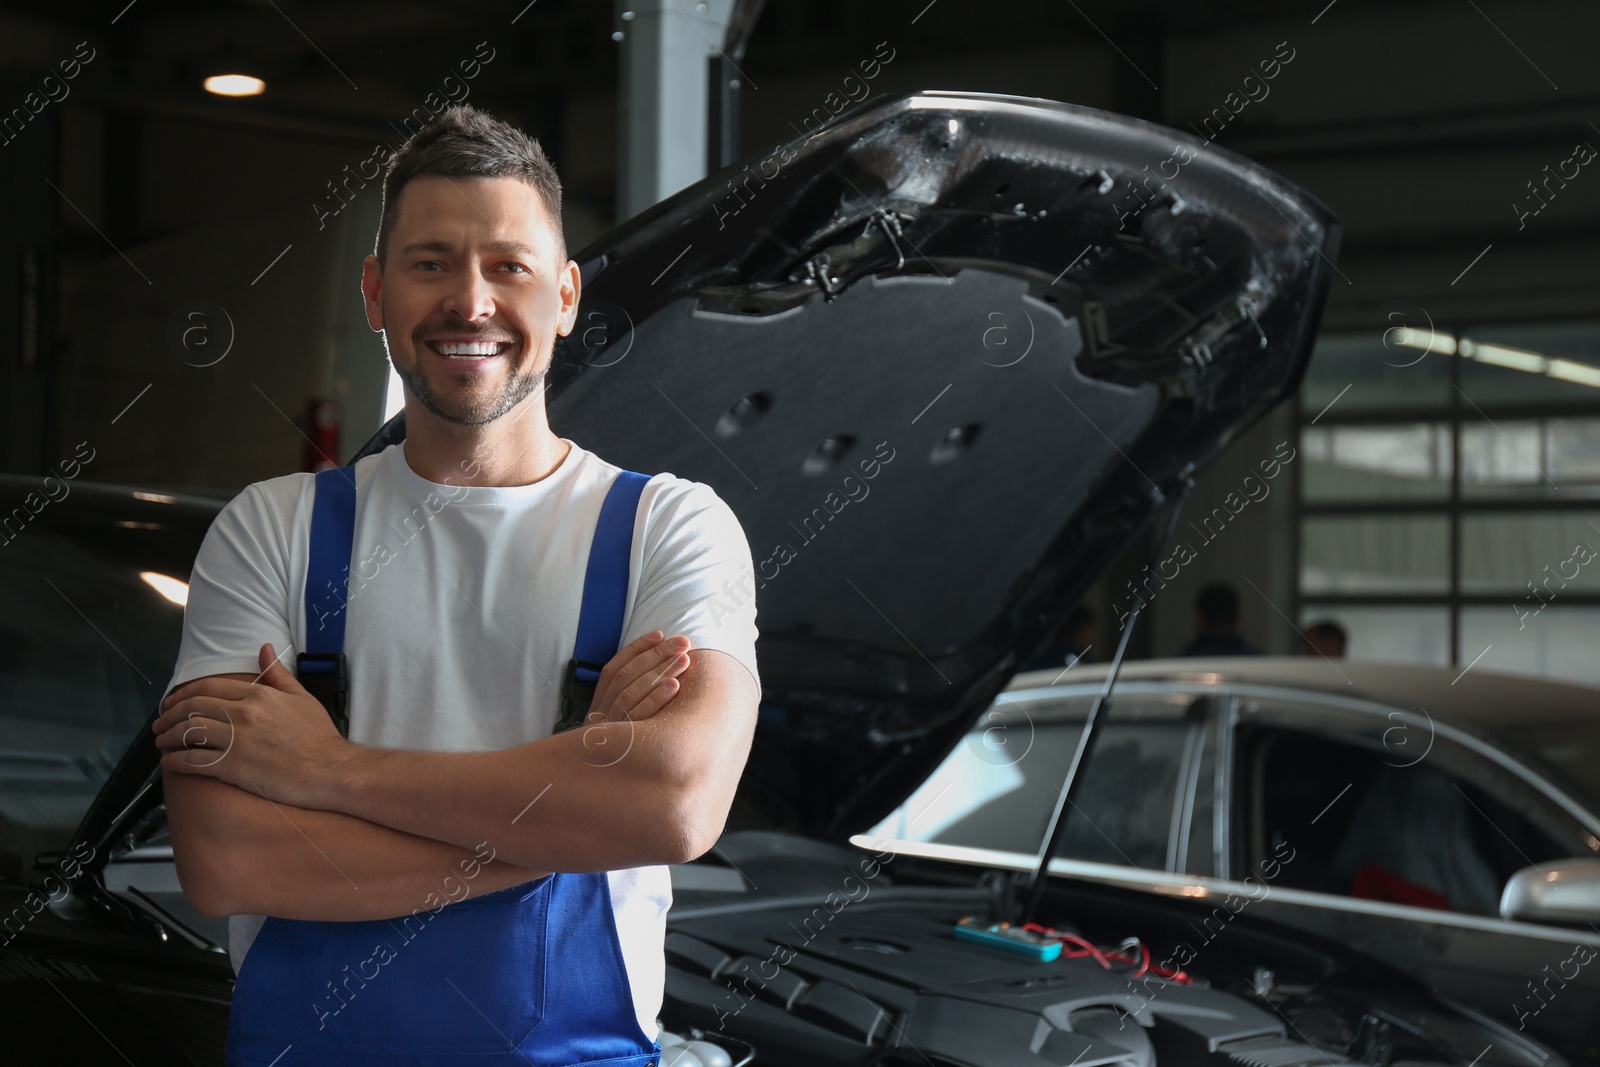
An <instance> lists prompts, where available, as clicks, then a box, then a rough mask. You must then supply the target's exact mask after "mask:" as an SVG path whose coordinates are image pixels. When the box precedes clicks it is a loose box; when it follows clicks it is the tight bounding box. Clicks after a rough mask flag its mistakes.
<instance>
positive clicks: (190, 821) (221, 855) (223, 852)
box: [164, 774, 251, 918]
mask: <svg viewBox="0 0 1600 1067" xmlns="http://www.w3.org/2000/svg"><path fill="white" fill-rule="evenodd" d="M164 777H165V782H166V787H165V788H166V798H167V823H168V826H169V828H170V829H171V831H172V863H173V867H174V868H175V869H176V872H177V875H178V885H179V886H180V887H181V888H182V889H183V895H184V896H185V897H187V898H188V900H189V903H190V905H192V906H193V907H194V909H195V910H196V911H198V912H199V913H200V914H201V915H205V916H209V917H212V918H218V917H221V916H225V915H240V914H245V913H248V912H250V911H251V909H250V908H249V907H247V906H245V905H244V903H243V902H242V901H241V900H240V890H241V886H244V885H248V884H249V882H250V879H248V878H245V877H241V875H242V871H241V865H242V864H243V861H244V857H242V856H239V855H236V854H234V850H233V849H232V848H231V847H230V846H231V844H232V843H233V842H236V841H237V840H238V838H239V835H238V834H237V833H219V832H216V830H217V824H219V823H220V824H221V825H224V826H229V825H232V823H231V822H230V820H231V819H233V818H235V817H236V815H237V810H238V804H237V803H236V798H235V797H234V796H232V795H230V794H231V793H233V792H236V791H235V790H234V789H233V787H232V786H229V785H225V784H223V783H221V782H215V781H213V780H211V779H200V778H189V779H186V780H178V781H174V779H175V778H181V776H178V775H173V774H167V775H165V776H164Z"/></svg>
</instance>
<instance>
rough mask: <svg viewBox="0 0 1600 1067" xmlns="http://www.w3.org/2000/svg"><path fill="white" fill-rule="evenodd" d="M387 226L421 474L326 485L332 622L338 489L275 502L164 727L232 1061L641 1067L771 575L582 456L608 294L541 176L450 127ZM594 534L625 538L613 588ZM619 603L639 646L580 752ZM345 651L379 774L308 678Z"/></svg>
mask: <svg viewBox="0 0 1600 1067" xmlns="http://www.w3.org/2000/svg"><path fill="white" fill-rule="evenodd" d="M383 193H384V205H383V216H382V223H381V225H380V228H379V232H378V240H377V248H376V254H375V255H373V256H370V257H368V259H367V261H366V264H365V267H364V272H363V276H362V292H363V295H364V298H365V302H366V311H367V318H368V321H369V322H370V323H371V325H372V327H373V329H375V330H380V331H382V333H383V336H384V341H385V344H386V346H387V348H388V351H389V357H390V359H391V361H392V362H393V365H394V368H395V371H396V373H397V374H398V375H399V376H400V378H401V379H402V381H403V382H404V383H405V387H406V396H405V415H406V439H405V441H404V442H403V443H400V444H394V445H390V446H389V447H388V448H386V449H384V450H383V451H381V452H379V453H377V454H375V455H372V456H367V457H364V458H363V459H362V460H360V461H359V462H358V463H356V464H354V465H352V466H351V467H348V468H343V469H341V470H339V471H335V472H332V474H331V475H330V474H328V473H324V474H323V475H322V476H320V477H321V478H322V479H327V478H329V477H342V478H346V479H348V480H350V482H351V483H352V484H353V486H354V507H353V531H354V532H353V540H352V542H351V550H350V560H349V570H348V572H347V579H346V581H345V582H341V583H340V585H341V586H342V588H339V589H337V590H333V591H331V592H333V593H336V595H335V596H333V598H332V599H328V598H327V597H326V596H324V591H323V590H319V589H312V588H308V586H310V585H311V583H309V582H308V581H307V577H306V576H307V572H308V567H309V566H310V565H311V547H310V541H311V530H312V517H313V512H314V509H315V505H316V502H317V494H318V492H319V488H318V486H319V482H318V478H317V477H314V476H312V475H310V474H291V475H286V476H284V477H280V478H274V479H270V480H268V481H265V482H259V483H256V484H254V485H251V486H249V487H248V488H246V489H245V491H244V492H242V493H240V494H239V496H238V497H236V498H235V499H234V500H233V501H232V502H231V503H229V505H228V506H227V507H226V508H225V509H224V510H223V511H222V513H221V514H220V515H219V516H218V518H217V520H216V522H215V523H214V525H213V526H212V528H211V530H210V531H209V533H208V534H207V536H206V539H205V542H204V545H203V546H202V548H201V550H200V553H199V556H198V558H197V559H196V561H195V566H194V572H193V581H192V583H191V587H190V593H189V602H188V607H187V609H186V613H185V618H184V631H183V641H182V647H181V649H180V652H179V658H178V663H177V665H176V668H175V670H174V673H173V676H172V681H171V685H170V686H169V693H168V696H167V698H166V700H165V701H164V704H163V708H164V710H163V712H162V713H161V715H160V716H159V717H158V718H157V720H156V721H155V723H154V724H153V727H152V728H153V730H154V731H155V733H156V736H157V744H158V745H159V746H160V748H161V749H162V750H163V751H164V755H163V757H162V768H163V772H164V773H163V780H164V783H165V789H166V798H167V808H168V817H169V821H170V825H171V829H172V839H173V853H174V858H175V861H176V865H177V869H178V875H179V878H180V881H181V883H182V885H183V888H184V891H185V893H186V894H187V895H188V896H189V898H190V900H191V901H192V902H193V903H194V904H195V906H196V907H197V908H199V910H201V911H202V912H203V913H206V914H209V915H227V916H230V919H229V935H230V936H229V941H230V944H229V952H230V956H231V958H232V960H233V964H234V967H235V969H236V970H237V972H238V979H237V982H236V985H235V991H234V1000H233V1008H232V1013H231V1015H230V1020H229V1033H228V1060H229V1063H230V1064H237V1065H252V1067H254V1065H260V1067H266V1065H268V1064H277V1065H278V1067H291V1065H293V1064H312V1063H314V1064H343V1063H357V1062H359V1063H375V1062H382V1063H384V1064H397V1063H405V1064H426V1065H443V1064H457V1063H472V1064H478V1065H490V1064H499V1063H506V1064H510V1063H513V1062H517V1063H527V1062H533V1063H539V1064H588V1063H595V1064H598V1063H605V1064H607V1065H608V1067H609V1065H615V1067H636V1065H637V1067H643V1065H644V1064H648V1063H652V1062H654V1061H655V1059H656V1058H657V1055H658V1053H659V1048H658V1046H657V1043H656V1037H657V1036H658V1033H657V1024H656V1013H657V1012H658V1011H659V1009H660V1005H661V998H662V985H663V980H664V959H663V954H662V939H663V935H664V924H665V913H666V909H667V906H668V905H669V903H670V902H671V884H670V881H669V879H668V876H667V869H666V866H665V865H666V864H670V863H676V862H681V861H685V860H688V859H690V858H692V857H695V856H697V855H700V854H701V853H703V852H705V851H706V850H707V849H708V848H710V846H711V845H712V844H713V843H714V842H715V840H716V838H717V837H718V836H719V834H720V833H721V830H722V826H723V824H724V821H725V820H726V817H727V813H728V809H729V806H730V804H731V803H732V798H733V793H734V789H735V786H736V785H737V783H738V779H739V775H740V772H741V770H742V769H743V766H744V762H745V759H746V756H747V755H748V752H749V746H750V741H751V736H752V734H753V731H754V726H755V714H756V705H757V702H758V699H759V696H760V685H759V679H758V675H757V672H756V661H755V638H756V628H755V606H754V603H753V602H746V603H743V604H742V605H741V607H740V609H739V611H738V612H737V614H736V615H734V616H733V617H729V615H728V614H727V613H726V610H723V611H720V612H718V613H717V614H716V615H715V616H713V614H712V612H711V607H712V605H714V604H716V603H719V602H718V601H717V599H716V598H717V596H718V595H719V593H720V591H721V590H722V589H723V588H724V587H725V585H726V584H727V583H729V582H733V583H734V584H738V583H739V582H741V581H748V576H749V574H750V572H751V560H750V551H749V546H748V544H747V542H746V540H745V536H744V533H743V531H742V529H741V528H740V526H739V523H738V520H737V519H736V518H735V517H734V515H733V513H732V511H731V509H729V508H728V506H727V505H726V504H725V503H724V502H723V501H722V500H721V499H720V498H719V497H718V496H717V495H716V493H715V492H714V491H713V490H712V489H711V488H710V487H709V486H707V485H705V484H702V483H699V482H692V481H688V480H685V479H682V478H678V477H675V476H673V475H671V474H656V475H654V476H653V477H650V478H649V479H648V480H647V481H646V480H645V479H644V478H643V477H642V476H632V477H630V476H628V475H627V474H626V472H622V471H620V470H619V468H617V467H616V466H615V465H613V464H610V463H607V462H606V461H605V460H604V459H602V458H600V457H599V456H597V455H595V454H594V453H592V452H589V451H588V450H586V449H584V448H583V447H582V446H581V445H579V444H577V443H576V442H573V441H570V440H568V439H566V438H563V437H559V436H557V435H556V434H555V433H554V432H553V431H552V430H551V429H550V426H549V424H548V422H547V419H546V411H545V403H544V389H543V386H544V381H545V375H546V373H547V371H548V370H549V367H550V361H551V358H552V353H553V348H554V343H555V338H556V336H557V335H558V334H559V335H566V334H568V333H569V332H570V331H571V330H572V328H573V324H574V322H575V321H576V316H577V310H578V300H579V271H578V267H577V265H576V264H575V263H574V262H572V261H571V260H569V259H568V258H567V253H566V248H565V243H564V241H563V239H562V236H561V224H560V218H561V215H560V183H559V181H558V180H557V177H556V174H555V171H554V169H553V168H552V167H551V166H550V164H549V162H548V160H547V159H546V158H545V156H544V154H543V152H542V150H541V149H540V148H539V146H538V144H537V143H536V142H535V141H533V140H532V139H530V138H528V137H527V136H525V135H524V134H522V133H521V132H519V131H517V130H516V129H514V128H512V127H510V126H508V125H506V124H504V123H501V122H499V121H497V120H495V119H492V118H490V117H489V116H487V115H485V114H483V113H481V112H478V111H476V110H473V109H471V108H453V109H451V110H449V111H447V112H446V113H444V114H443V115H442V116H441V117H440V118H439V120H438V121H437V122H436V123H435V124H434V125H433V126H431V127H429V128H427V129H425V130H423V131H421V132H419V133H418V134H417V135H416V136H415V137H413V138H412V139H411V140H410V141H408V142H407V143H406V144H405V145H404V146H403V147H402V148H401V149H400V150H399V151H398V152H397V153H396V154H395V156H394V158H393V159H392V160H391V161H390V164H389V169H388V172H387V174H386V177H385V181H384V190H383ZM613 414H614V417H615V418H616V419H619V420H627V419H642V418H648V417H650V415H649V414H647V413H644V412H630V411H627V410H617V411H616V412H614V413H613ZM323 484H327V483H326V482H324V483H323ZM625 484H627V485H632V486H634V490H633V491H634V492H636V493H637V494H638V495H637V502H636V503H634V502H633V501H632V500H630V499H629V498H627V497H626V495H625V494H624V495H623V496H621V497H620V499H621V500H622V501H623V505H624V506H623V507H616V508H613V507H608V508H607V512H608V513H610V514H611V519H610V520H607V521H609V522H610V523H611V525H609V526H607V525H605V523H604V522H603V521H602V508H603V506H605V505H607V503H608V500H609V501H610V503H611V505H613V506H615V505H616V504H617V501H618V499H619V497H618V495H617V494H616V493H615V490H616V489H617V488H618V487H621V486H623V485H625ZM641 485H642V488H640V486H641ZM330 499H331V496H330ZM617 514H620V515H621V518H620V519H618V518H616V516H617ZM597 527H598V528H599V529H602V530H606V529H609V530H620V531H621V534H620V536H619V537H617V538H613V539H611V540H612V541H614V542H615V545H616V546H617V555H616V559H617V561H618V563H617V568H616V574H614V575H611V577H612V578H615V579H618V582H613V583H612V585H611V586H606V584H605V581H604V579H605V578H606V574H605V573H604V567H602V566H600V564H597V563H596V561H597V560H601V559H602V547H603V545H604V544H605V543H608V542H607V541H606V539H605V538H603V537H602V536H601V534H599V533H597ZM591 549H593V554H591ZM624 571H625V578H626V581H625V593H624V592H623V590H622V587H621V585H620V584H619V582H620V579H621V578H622V576H623V572H624ZM597 573H599V574H600V578H599V579H597V578H596V577H595V576H596V574H597ZM593 586H600V587H604V588H612V590H613V592H614V593H615V595H616V598H617V604H618V606H619V608H620V613H621V618H620V635H616V634H614V635H613V636H612V639H611V640H610V641H608V642H607V652H608V653H610V652H611V650H612V649H615V652H614V654H612V655H611V657H610V659H609V660H607V661H606V662H605V669H604V670H603V671H601V672H600V675H599V680H598V682H597V684H596V686H595V689H594V695H593V702H592V703H591V704H589V705H588V716H587V720H586V722H585V723H583V724H581V725H580V726H579V728H576V729H570V730H558V729H557V726H558V718H559V712H560V706H561V696H562V690H563V684H564V682H565V681H566V679H567V671H568V668H569V667H570V666H571V665H572V662H573V660H574V658H575V654H576V648H577V644H578V642H577V636H576V635H577V630H578V625H579V619H580V614H581V615H582V616H583V618H584V620H585V622H586V623H587V621H588V619H589V606H590V604H591V596H594V597H598V594H595V593H593V592H592V588H591V587H593ZM308 602H309V603H308ZM319 604H320V605H322V606H319ZM330 616H331V617H333V618H334V619H335V620H336V621H342V623H343V625H344V630H345V637H344V646H343V649H344V653H345V655H346V657H347V661H348V664H349V676H350V681H349V693H348V714H349V737H348V740H347V739H346V738H345V737H342V736H341V735H340V732H339V731H338V729H337V728H336V727H335V725H334V722H333V720H332V719H331V718H330V716H329V714H328V711H327V710H325V709H324V707H323V705H322V704H321V703H319V701H318V699H317V698H316V697H314V696H312V695H311V694H310V693H309V692H308V691H307V690H306V688H304V687H303V686H302V685H301V684H300V682H299V681H298V680H297V678H296V676H295V674H294V673H293V672H292V671H291V670H290V669H289V668H288V667H287V666H285V663H294V662H296V660H295V656H294V654H293V653H294V652H295V651H296V650H298V651H301V652H303V651H305V650H306V649H307V647H308V643H309V642H311V641H312V640H313V639H314V638H318V635H319V634H320V631H321V629H322V627H323V626H325V625H327V624H328V622H329V617H330ZM669 634H670V635H673V636H672V637H671V638H668V636H667V635H669ZM619 646H620V647H619ZM594 662H596V663H599V662H600V660H599V659H595V660H594ZM580 710H581V709H580ZM552 872H553V873H552Z"/></svg>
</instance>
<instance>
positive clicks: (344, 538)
mask: <svg viewBox="0 0 1600 1067" xmlns="http://www.w3.org/2000/svg"><path fill="white" fill-rule="evenodd" d="M354 475H355V470H354V467H353V466H351V467H344V468H338V469H334V470H327V471H322V472H321V473H319V474H318V475H317V476H316V496H315V500H314V504H313V508H312V520H311V564H310V567H309V568H308V570H307V574H306V633H307V645H308V649H307V653H306V654H304V655H303V656H302V659H301V661H300V663H299V669H300V672H301V674H302V677H303V678H305V679H306V680H308V681H309V680H311V679H312V676H313V675H314V674H315V673H316V672H318V670H319V669H320V670H322V671H324V672H328V673H333V672H337V674H338V675H339V679H340V680H339V683H338V684H339V687H340V688H341V689H342V686H343V676H344V670H343V663H344V661H343V649H344V612H343V611H342V610H339V611H332V610H329V609H328V605H329V604H330V603H331V602H332V601H334V600H336V601H337V603H338V605H339V606H340V607H342V606H343V600H344V593H343V591H344V588H345V584H344V582H345V575H346V573H347V570H348V564H349V561H350V560H351V550H352V548H353V545H354V540H355V495H356V494H355V478H354ZM647 480H648V478H647V477H646V476H645V475H643V474H637V473H634V472H632V471H623V472H621V473H620V474H619V475H618V476H617V478H616V479H615V480H614V481H613V482H612V485H611V488H610V490H609V491H608V493H607V494H606V500H605V503H604V504H603V505H602V507H601V511H600V520H599V523H598V525H597V526H596V528H595V536H594V542H593V547H591V549H590V551H589V562H588V568H587V570H586V571H585V573H584V587H583V607H582V609H581V611H580V612H579V618H578V638H577V647H576V655H575V656H574V659H573V664H575V665H576V668H575V671H574V669H573V666H572V665H569V671H568V677H569V681H570V680H571V678H572V677H573V676H574V673H575V674H576V677H577V679H578V680H579V681H580V682H582V683H587V684H589V685H592V684H593V683H594V682H596V681H597V680H598V678H599V673H598V669H597V668H598V667H599V666H602V665H604V663H605V662H606V661H607V660H609V659H610V658H611V657H612V656H613V655H615V654H616V651H617V648H618V646H619V643H620V641H621V631H622V614H623V611H624V608H625V605H626V602H627V590H628V556H629V551H630V548H631V545H632V541H633V525H634V515H635V513H636V511H637V509H638V502H639V496H640V493H641V491H642V490H643V488H644V483H645V482H646V481H647ZM319 607H322V608H323V609H324V610H321V611H319V610H318V608H319ZM308 688H311V686H309V685H308ZM312 691H313V692H316V690H315V689H313V690H312ZM319 699H320V697H319ZM340 703H341V705H342V700H341V701H340ZM341 710H342V708H341ZM582 710H585V711H586V710H587V704H586V703H585V704H584V707H583V709H582ZM330 712H332V713H334V719H335V722H338V723H339V724H340V726H341V732H343V730H344V724H343V723H342V722H340V718H341V716H340V714H338V713H337V712H334V709H333V708H332V707H330ZM564 725H567V726H570V725H572V723H571V722H566V723H564ZM445 873H448V872H441V881H442V880H443V877H444V875H445ZM418 904H419V908H418V910H417V911H415V912H413V913H412V914H410V915H405V916H400V917H397V918H394V919H374V920H363V921H356V922H332V921H320V920H302V919H285V918H280V917H278V916H269V917H268V918H267V919H266V921H265V922H264V923H263V924H262V926H261V930H260V932H259V933H258V934H257V935H256V939H255V941H254V942H252V943H251V946H250V949H249V951H248V952H247V953H246V954H245V958H244V961H243V963H242V964H241V965H240V970H239V975H238V979H237V981H236V982H235V984H234V990H233V1004H232V1009H231V1011H230V1014H229V1019H228V1063H229V1064H230V1065H231V1067H269V1065H274V1067H296V1065H311V1064H314V1065H317V1067H330V1065H332V1067H340V1065H346V1064H363V1065H369V1067H371V1065H377V1064H382V1065H384V1067H390V1065H405V1067H446V1065H449V1067H457V1065H461V1064H472V1065H475V1067H479V1065H481V1067H499V1065H502V1064H504V1065H507V1067H509V1065H511V1064H519V1065H527V1064H535V1065H537V1067H567V1065H572V1064H584V1065H593V1067H599V1065H605V1067H648V1065H652V1064H655V1063H656V1062H657V1060H658V1058H659V1056H660V1051H661V1050H660V1046H659V1045H658V1044H657V1043H655V1042H653V1041H651V1040H649V1039H648V1038H647V1037H645V1035H644V1032H643V1031H642V1030H641V1029H640V1027H639V1021H638V1017H637V1015H636V1013H635V1010H634V1004H633V997H632V993H631V990H630V987H629V984H628V976H627V970H626V968H625V966H624V963H623V957H622V949H621V944H620V942H619V941H618V938H617V929H616V922H615V920H614V917H613V913H612V908H611V893H610V886H609V883H608V882H607V879H606V875H605V873H604V872H596V873H589V874H568V873H556V874H550V875H546V876H545V877H544V878H541V879H539V880H537V881H533V882H527V883H524V884H522V885H518V886H512V887H510V888H508V889H503V890H500V891H498V892H494V893H488V894H485V895H484V896H481V897H468V898H466V899H464V900H462V901H460V902H459V903H455V904H446V905H444V906H443V907H442V908H440V909H438V910H434V911H429V910H428V909H427V908H426V906H423V902H422V901H419V902H418Z"/></svg>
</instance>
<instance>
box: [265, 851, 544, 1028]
mask: <svg viewBox="0 0 1600 1067" xmlns="http://www.w3.org/2000/svg"><path fill="white" fill-rule="evenodd" d="M549 883H550V879H549V877H548V876H546V877H545V878H541V879H539V880H538V881H537V882H531V883H527V884H524V885H520V886H512V887H510V888H508V889H503V890H500V891H498V892H495V893H489V894H486V895H484V896H482V897H477V898H469V899H467V900H463V901H461V902H459V903H456V904H447V905H445V906H444V907H443V908H441V909H440V910H438V911H436V912H430V911H427V910H422V911H419V912H416V913H414V914H412V915H406V916H401V917H399V918H395V919H374V920H366V921H360V922H323V923H317V924H315V925H317V926H320V927H322V944H321V950H320V955H319V965H318V966H317V967H316V972H317V973H316V976H315V980H314V984H315V988H314V989H307V991H306V992H307V993H309V994H310V995H311V996H313V997H314V998H316V1001H317V1003H318V1004H319V1005H320V1006H321V1007H319V1009H318V1010H317V1013H316V1015H317V1018H316V1021H315V1022H314V1025H318V1026H319V1028H320V1027H322V1026H325V1027H326V1029H327V1031H329V1032H331V1033H332V1034H333V1036H334V1038H335V1040H337V1041H338V1043H339V1044H340V1045H341V1046H343V1047H344V1048H345V1049H346V1050H348V1051H350V1052H354V1053H380V1054H390V1055H396V1054H405V1053H410V1054H422V1055H427V1054H430V1053H432V1054H441V1053H454V1054H473V1053H494V1052H511V1051H512V1050H514V1049H515V1048H516V1047H517V1046H518V1045H519V1044H521V1043H522V1041H523V1040H524V1039H525V1038H526V1037H527V1036H528V1035H529V1034H530V1033H531V1032H532V1031H533V1028H534V1027H536V1026H537V1025H539V1022H540V1020H541V1019H542V1018H543V1017H544V993H545V973H544V972H545V951H546V937H545V924H546V920H547V915H548V912H549V902H550V893H549V892H548V891H547V887H548V885H549ZM253 951H254V950H253V949H252V952H253ZM247 959H248V957H247ZM301 1010H302V1011H304V1008H302V1009H301Z"/></svg>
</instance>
